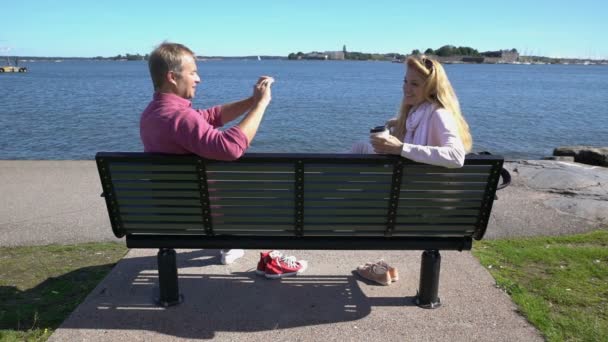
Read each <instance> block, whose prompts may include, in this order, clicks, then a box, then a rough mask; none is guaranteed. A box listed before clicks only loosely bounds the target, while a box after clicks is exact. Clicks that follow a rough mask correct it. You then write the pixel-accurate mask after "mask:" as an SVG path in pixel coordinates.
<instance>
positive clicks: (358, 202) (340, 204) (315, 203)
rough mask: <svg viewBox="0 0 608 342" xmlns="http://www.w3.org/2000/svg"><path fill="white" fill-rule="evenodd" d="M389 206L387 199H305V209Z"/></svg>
mask: <svg viewBox="0 0 608 342" xmlns="http://www.w3.org/2000/svg"><path fill="white" fill-rule="evenodd" d="M316 207H323V208H344V207H349V208H388V203H387V201H386V200H377V201H372V200H369V199H349V200H343V199H318V198H313V199H308V200H306V201H304V210H305V211H306V209H307V208H316Z"/></svg>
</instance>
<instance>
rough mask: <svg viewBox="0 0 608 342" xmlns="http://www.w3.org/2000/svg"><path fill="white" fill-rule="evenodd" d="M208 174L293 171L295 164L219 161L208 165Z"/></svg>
mask: <svg viewBox="0 0 608 342" xmlns="http://www.w3.org/2000/svg"><path fill="white" fill-rule="evenodd" d="M205 168H206V170H207V173H208V174H210V175H211V174H214V173H220V172H227V173H228V172H237V173H245V172H271V173H293V172H294V164H293V163H290V164H285V163H276V164H273V163H264V164H249V163H230V162H229V163H218V162H214V163H212V164H207V165H206V167H205Z"/></svg>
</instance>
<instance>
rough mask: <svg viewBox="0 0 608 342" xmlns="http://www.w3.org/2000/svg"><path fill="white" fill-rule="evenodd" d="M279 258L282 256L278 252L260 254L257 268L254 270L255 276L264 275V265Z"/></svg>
mask: <svg viewBox="0 0 608 342" xmlns="http://www.w3.org/2000/svg"><path fill="white" fill-rule="evenodd" d="M277 257H278V258H281V257H283V254H282V253H281V252H279V251H274V250H273V251H268V252H261V253H260V261H258V267H257V268H256V270H255V274H257V275H261V276H263V275H266V264H268V263H269V262H270V260H271V259H272V258H277Z"/></svg>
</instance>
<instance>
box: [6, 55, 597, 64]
mask: <svg viewBox="0 0 608 342" xmlns="http://www.w3.org/2000/svg"><path fill="white" fill-rule="evenodd" d="M17 59H18V61H19V63H36V62H56V63H59V62H63V61H83V62H84V61H86V62H90V61H94V62H145V60H143V59H141V60H127V59H113V58H103V59H100V58H90V57H18V58H17ZM234 60H247V61H256V62H263V61H264V60H284V61H289V62H292V61H293V62H296V63H297V62H301V61H315V62H370V61H371V62H384V63H391V62H392V63H403V61H388V60H371V59H370V60H351V59H347V60H314V59H301V60H289V59H288V58H287V57H280V56H260V59H258V56H244V57H200V56H199V57H197V61H198V62H211V61H234ZM442 63H443V64H513V65H530V64H532V65H544V64H551V65H608V60H603V59H600V60H597V59H567V60H566V59H564V60H561V61H555V62H540V61H534V62H519V61H516V62H468V61H466V62H465V61H443V62H442Z"/></svg>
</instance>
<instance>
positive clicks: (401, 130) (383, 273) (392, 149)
mask: <svg viewBox="0 0 608 342" xmlns="http://www.w3.org/2000/svg"><path fill="white" fill-rule="evenodd" d="M406 68H407V71H406V75H405V79H404V80H403V100H402V101H401V109H400V110H399V116H398V117H397V118H395V119H391V120H389V121H388V122H387V123H386V125H387V126H388V127H389V130H390V132H391V134H390V135H389V134H384V135H381V134H380V135H377V134H374V135H372V136H370V143H371V145H369V144H355V145H354V146H353V150H352V152H354V153H372V151H373V152H375V153H379V154H397V155H401V156H402V157H405V158H408V159H411V160H414V161H417V162H420V163H425V164H432V165H439V166H444V167H449V168H458V167H462V165H463V164H464V158H465V155H466V153H467V152H469V151H470V150H471V147H472V143H473V140H472V138H471V133H470V132H469V125H468V124H467V122H466V121H465V120H464V117H463V116H462V113H461V112H460V105H459V104H458V99H457V98H456V94H455V93H454V90H453V89H452V85H451V84H450V81H449V80H448V77H447V75H446V73H445V70H444V69H443V67H442V66H441V64H440V63H439V62H437V61H434V60H431V59H428V58H426V57H422V58H416V57H410V58H408V59H407V61H406ZM357 273H358V274H359V275H361V276H362V277H363V278H366V279H369V280H371V281H374V282H376V283H379V284H382V285H389V284H390V283H391V282H394V281H396V280H397V279H398V273H397V270H396V269H395V268H393V267H391V266H389V265H388V264H387V263H386V262H385V261H383V260H380V261H378V262H375V263H371V262H368V263H366V264H365V265H361V266H359V267H357Z"/></svg>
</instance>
